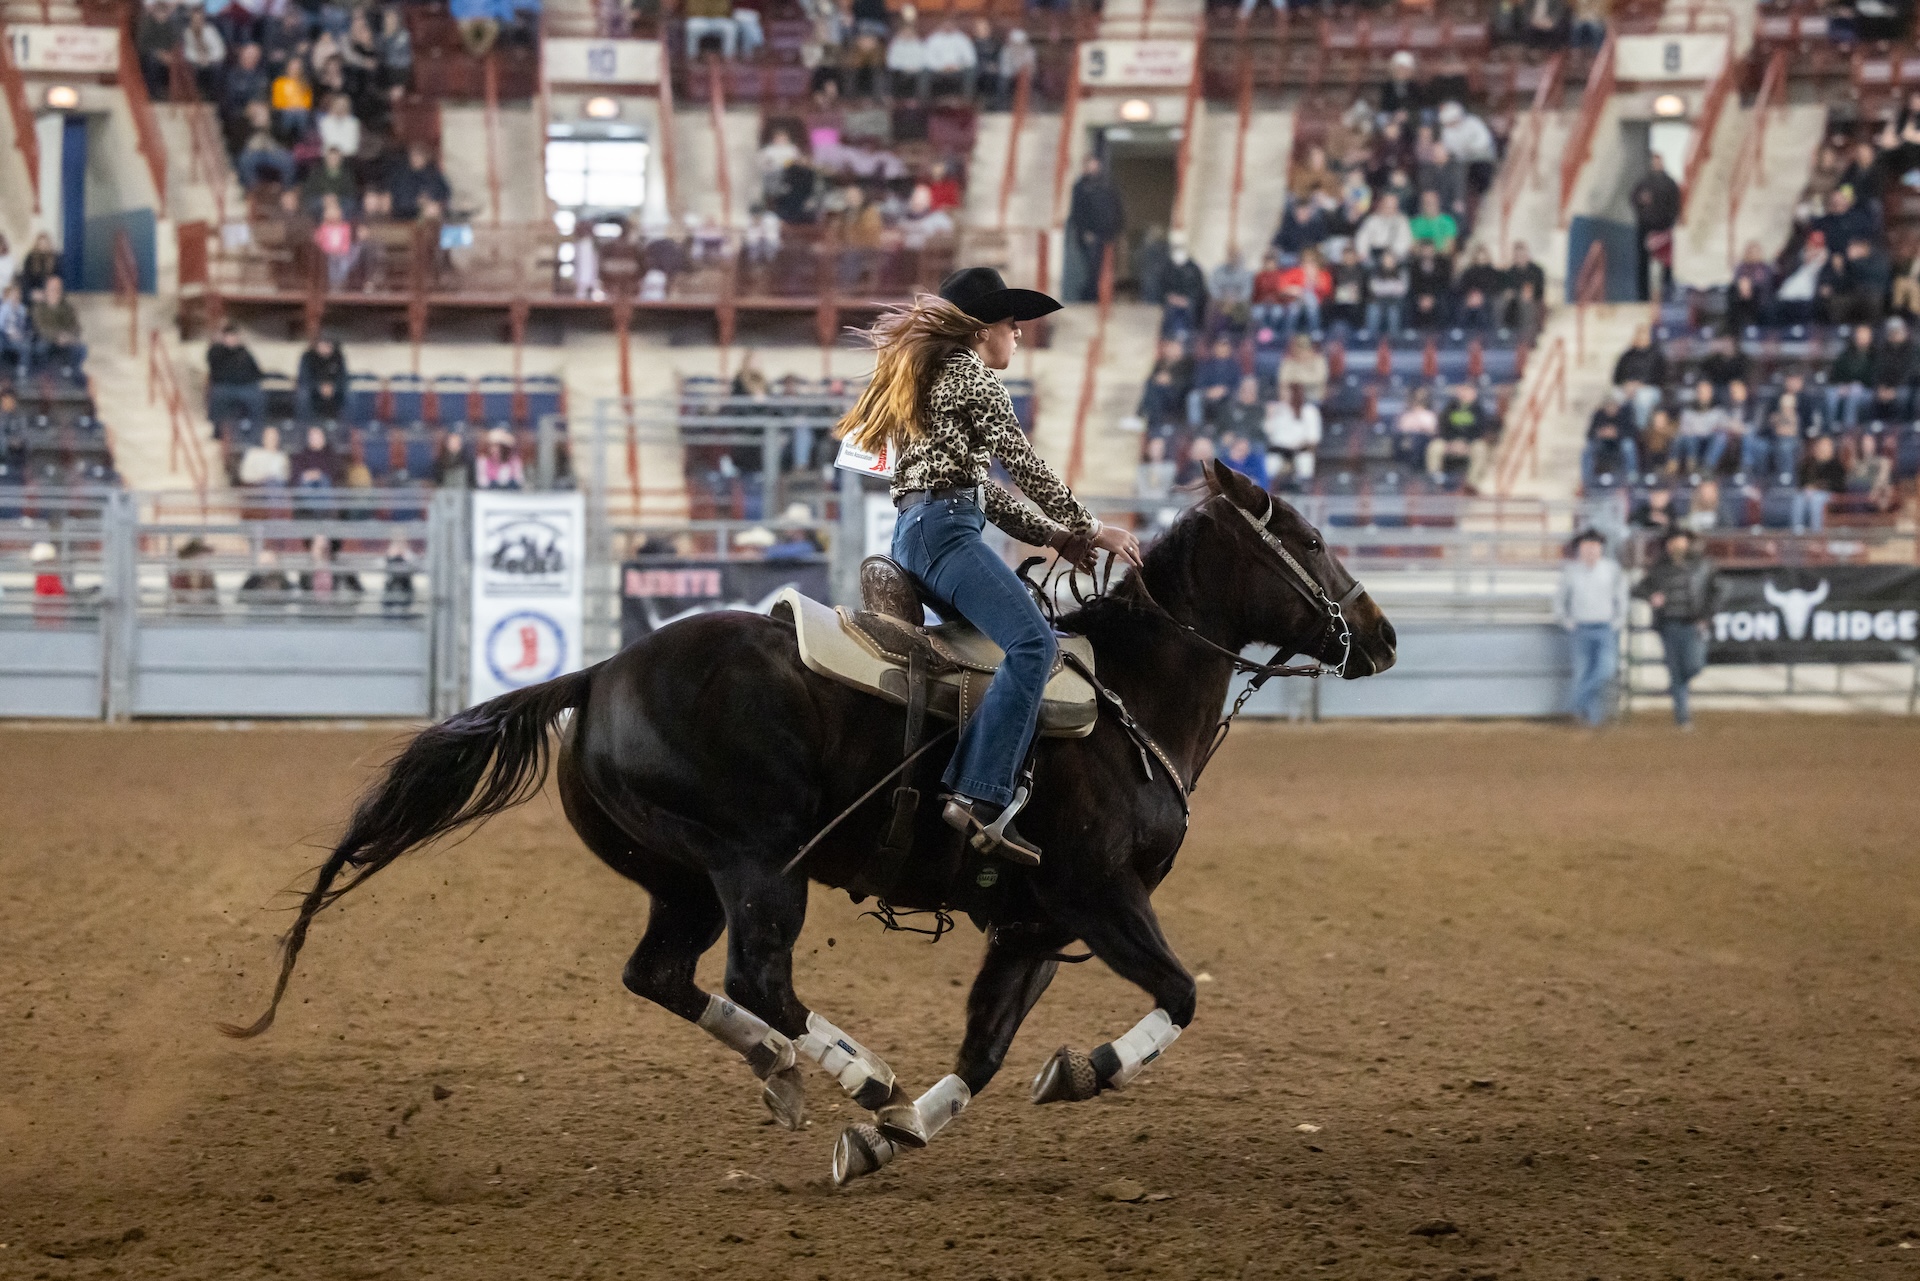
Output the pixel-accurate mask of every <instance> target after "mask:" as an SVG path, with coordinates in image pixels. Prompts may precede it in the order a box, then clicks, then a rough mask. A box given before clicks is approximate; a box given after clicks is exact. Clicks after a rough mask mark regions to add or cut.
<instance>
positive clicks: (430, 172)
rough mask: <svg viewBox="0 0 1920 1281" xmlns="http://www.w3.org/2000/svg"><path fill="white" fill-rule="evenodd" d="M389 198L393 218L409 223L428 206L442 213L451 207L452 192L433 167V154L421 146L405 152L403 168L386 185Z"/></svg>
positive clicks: (416, 145)
mask: <svg viewBox="0 0 1920 1281" xmlns="http://www.w3.org/2000/svg"><path fill="white" fill-rule="evenodd" d="M387 191H388V194H389V195H391V196H392V197H393V216H394V217H396V218H399V219H402V220H403V221H407V222H411V221H413V220H414V219H416V218H418V217H420V216H421V215H422V212H423V211H424V209H425V207H426V206H427V205H428V204H429V203H430V204H432V205H435V206H438V207H439V208H440V209H442V210H445V209H446V208H447V207H448V206H450V205H451V204H452V203H453V188H452V187H450V186H448V185H447V176H446V175H445V174H443V173H441V172H440V166H439V165H437V164H435V163H434V160H433V152H432V151H430V150H429V149H428V148H427V147H426V146H425V145H424V144H422V143H417V142H416V143H414V144H413V145H412V146H411V147H408V148H407V167H406V168H405V169H403V170H401V171H400V172H399V173H398V174H396V175H395V176H394V178H393V181H392V182H390V183H388V184H387Z"/></svg>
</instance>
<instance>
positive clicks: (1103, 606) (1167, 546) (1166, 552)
mask: <svg viewBox="0 0 1920 1281" xmlns="http://www.w3.org/2000/svg"><path fill="white" fill-rule="evenodd" d="M1216 492H1218V491H1214V490H1202V491H1201V492H1200V495H1199V497H1198V498H1197V499H1196V501H1194V502H1193V503H1191V504H1189V505H1188V507H1187V508H1186V510H1185V511H1182V512H1181V513H1180V515H1179V516H1177V517H1175V518H1174V522H1173V524H1171V525H1169V526H1167V528H1166V529H1165V531H1163V532H1162V533H1161V534H1160V535H1159V536H1158V537H1156V538H1154V539H1153V541H1152V542H1150V543H1148V544H1147V545H1146V548H1145V552H1144V554H1143V555H1142V557H1141V559H1142V560H1143V561H1144V562H1145V565H1146V568H1147V569H1148V570H1150V571H1151V572H1152V573H1153V576H1154V581H1155V582H1156V583H1167V582H1177V581H1179V580H1180V579H1183V578H1184V577H1185V576H1186V574H1187V571H1188V568H1189V567H1190V566H1191V565H1192V564H1193V558H1194V554H1195V547H1194V544H1195V542H1196V541H1197V539H1198V537H1199V532H1200V526H1201V517H1200V509H1201V508H1202V507H1204V506H1205V505H1206V500H1207V499H1208V498H1210V497H1212V496H1213V494H1214V493H1216ZM1140 572H1141V571H1139V570H1129V571H1128V573H1127V575H1126V577H1125V578H1122V579H1121V580H1119V581H1118V582H1117V583H1115V584H1114V586H1113V588H1112V590H1111V591H1107V592H1102V593H1100V594H1099V595H1095V596H1089V597H1087V598H1086V599H1085V600H1084V601H1083V602H1080V603H1079V604H1078V605H1076V607H1075V608H1074V609H1072V610H1070V611H1068V612H1067V613H1064V614H1062V615H1061V616H1060V619H1059V624H1060V626H1061V628H1063V629H1064V630H1066V631H1070V632H1077V633H1080V634H1082V635H1087V634H1090V632H1091V631H1092V630H1096V629H1098V630H1105V629H1110V628H1111V627H1113V626H1114V625H1115V624H1116V623H1118V622H1119V620H1121V619H1125V618H1139V617H1141V616H1142V615H1143V614H1145V613H1147V612H1148V610H1147V608H1146V607H1145V602H1144V601H1142V600H1141V593H1140V586H1139V575H1140Z"/></svg>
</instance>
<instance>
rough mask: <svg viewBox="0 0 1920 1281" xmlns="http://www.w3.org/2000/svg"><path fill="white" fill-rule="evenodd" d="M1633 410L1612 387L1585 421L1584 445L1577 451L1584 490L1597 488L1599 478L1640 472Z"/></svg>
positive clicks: (1630, 476) (1621, 477)
mask: <svg viewBox="0 0 1920 1281" xmlns="http://www.w3.org/2000/svg"><path fill="white" fill-rule="evenodd" d="M1635 434H1636V433H1635V432H1634V428H1633V411H1632V410H1631V409H1629V408H1628V407H1627V397H1626V394H1625V393H1624V392H1622V391H1621V390H1620V388H1618V387H1615V388H1614V389H1613V390H1612V391H1610V392H1609V393H1608V394H1607V399H1606V402H1605V403H1604V404H1602V405H1601V406H1600V408H1598V409H1596V410H1594V411H1593V417H1592V418H1591V419H1590V420H1588V423H1587V445H1586V448H1585V449H1583V450H1582V451H1581V452H1580V484H1581V486H1582V488H1584V489H1585V490H1586V491H1587V492H1588V493H1592V492H1593V491H1594V490H1596V489H1598V488H1599V487H1600V478H1601V477H1602V476H1608V477H1611V478H1614V479H1615V480H1627V481H1631V480H1632V479H1633V478H1634V477H1635V476H1637V475H1638V474H1639V472H1640V447H1639V444H1638V442H1637V441H1635V439H1634V436H1635Z"/></svg>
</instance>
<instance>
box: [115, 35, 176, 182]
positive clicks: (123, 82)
mask: <svg viewBox="0 0 1920 1281" xmlns="http://www.w3.org/2000/svg"><path fill="white" fill-rule="evenodd" d="M118 75H119V80H120V91H121V92H122V93H123V94H125V95H126V98H127V109H128V111H129V112H131V113H132V115H133V131H134V134H135V136H136V137H137V139H138V141H139V148H140V154H141V155H142V156H144V157H145V158H146V161H147V173H148V175H149V176H150V177H151V178H152V179H153V193H154V205H155V212H156V213H157V214H158V215H159V216H160V217H162V218H165V217H166V216H167V142H166V139H165V138H163V137H162V136H161V135H160V122H159V121H158V120H157V119H155V118H154V114H153V103H152V101H151V100H149V99H148V97H147V82H146V78H145V77H144V76H142V75H141V74H140V55H139V53H138V52H136V51H135V49H134V47H133V36H132V35H130V34H129V33H128V31H127V27H126V24H124V23H122V24H121V26H120V67H119V72H118Z"/></svg>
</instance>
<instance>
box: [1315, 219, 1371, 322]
mask: <svg viewBox="0 0 1920 1281" xmlns="http://www.w3.org/2000/svg"><path fill="white" fill-rule="evenodd" d="M1328 274H1329V275H1330V276H1331V278H1332V290H1331V292H1329V293H1328V295H1327V305H1326V311H1325V317H1326V321H1327V324H1328V325H1330V326H1336V325H1337V326H1344V327H1345V328H1347V329H1350V330H1351V329H1361V328H1364V327H1365V326H1366V323H1367V267H1366V264H1365V263H1363V262H1361V261H1360V251H1359V250H1358V249H1357V248H1355V247H1354V244H1353V242H1352V241H1351V240H1349V241H1348V242H1347V245H1346V247H1345V248H1344V249H1342V250H1341V251H1340V261H1339V262H1337V263H1335V264H1334V265H1333V270H1332V271H1331V272H1330V273H1328Z"/></svg>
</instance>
